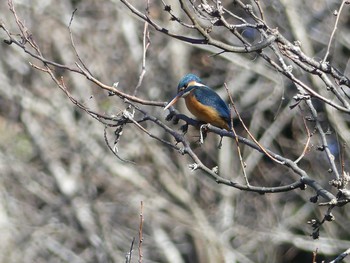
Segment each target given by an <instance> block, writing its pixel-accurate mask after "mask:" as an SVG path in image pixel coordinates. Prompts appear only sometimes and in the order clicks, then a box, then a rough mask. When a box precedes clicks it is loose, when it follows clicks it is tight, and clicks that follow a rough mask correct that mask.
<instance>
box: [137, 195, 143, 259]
mask: <svg viewBox="0 0 350 263" xmlns="http://www.w3.org/2000/svg"><path fill="white" fill-rule="evenodd" d="M140 210H141V211H140V227H139V247H138V249H139V261H138V262H139V263H142V257H143V254H142V242H143V221H144V217H143V201H141V209H140Z"/></svg>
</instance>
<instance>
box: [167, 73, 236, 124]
mask: <svg viewBox="0 0 350 263" xmlns="http://www.w3.org/2000/svg"><path fill="white" fill-rule="evenodd" d="M180 98H184V99H185V102H186V107H187V109H188V110H189V111H190V112H191V113H192V114H193V115H194V116H196V118H197V119H198V120H199V121H202V122H205V123H210V124H212V125H214V126H216V127H219V128H222V129H226V130H230V129H231V115H230V110H229V108H228V106H227V104H226V102H225V101H224V100H223V99H221V98H220V96H219V95H218V94H217V93H216V92H215V91H214V90H212V89H211V88H209V87H208V86H206V85H205V84H203V82H202V80H201V79H200V78H199V77H198V76H196V75H194V74H187V75H185V76H184V77H183V78H182V79H181V80H180V82H179V85H178V86H177V94H176V96H175V97H174V98H173V99H172V100H171V101H170V102H169V103H168V104H167V105H166V107H165V108H164V110H166V109H168V108H169V107H170V106H172V105H173V104H175V103H176V102H177V100H178V99H180Z"/></svg>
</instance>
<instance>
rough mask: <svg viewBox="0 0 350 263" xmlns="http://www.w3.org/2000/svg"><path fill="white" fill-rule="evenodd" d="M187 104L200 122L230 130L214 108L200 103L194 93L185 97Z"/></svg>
mask: <svg viewBox="0 0 350 263" xmlns="http://www.w3.org/2000/svg"><path fill="white" fill-rule="evenodd" d="M185 102H186V106H187V108H188V110H189V111H190V112H191V113H192V114H193V115H194V116H196V118H197V119H198V120H200V121H203V122H206V123H210V124H212V125H214V126H216V127H219V128H223V129H226V130H229V126H228V124H227V122H226V121H225V120H224V119H222V118H221V117H220V115H219V114H218V112H217V111H216V110H215V109H214V108H213V107H210V106H208V105H204V104H202V103H200V102H199V101H198V100H197V99H196V98H195V96H194V95H193V93H192V92H191V93H190V94H188V95H187V96H186V97H185Z"/></svg>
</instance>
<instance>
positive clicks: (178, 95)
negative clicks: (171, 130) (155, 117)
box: [164, 91, 184, 110]
mask: <svg viewBox="0 0 350 263" xmlns="http://www.w3.org/2000/svg"><path fill="white" fill-rule="evenodd" d="M183 94H184V92H183V91H182V92H179V93H178V94H177V95H176V96H175V97H174V98H173V99H172V100H171V101H170V102H169V103H168V105H166V107H165V108H164V110H167V109H168V108H169V107H170V106H171V105H173V104H175V103H176V102H177V100H178V99H180V98H181V97H182V95H183Z"/></svg>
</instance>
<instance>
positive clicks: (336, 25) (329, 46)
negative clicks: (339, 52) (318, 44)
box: [322, 0, 349, 63]
mask: <svg viewBox="0 0 350 263" xmlns="http://www.w3.org/2000/svg"><path fill="white" fill-rule="evenodd" d="M348 1H349V0H343V1H342V3H341V5H340V8H339V10H338V11H335V12H336V13H335V14H334V15H336V16H337V19H336V20H335V25H334V28H333V31H332V34H331V37H330V39H329V42H328V46H327V52H326V54H325V55H324V58H323V60H322V63H325V62H326V60H327V57H328V55H329V50H330V49H331V45H332V41H333V37H334V35H335V32H336V31H337V29H338V22H339V19H340V14H341V12H342V10H343V7H344V5H345V4H346V3H347V2H348Z"/></svg>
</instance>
